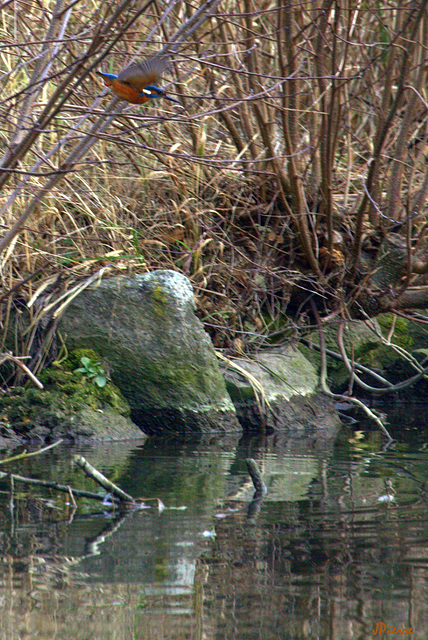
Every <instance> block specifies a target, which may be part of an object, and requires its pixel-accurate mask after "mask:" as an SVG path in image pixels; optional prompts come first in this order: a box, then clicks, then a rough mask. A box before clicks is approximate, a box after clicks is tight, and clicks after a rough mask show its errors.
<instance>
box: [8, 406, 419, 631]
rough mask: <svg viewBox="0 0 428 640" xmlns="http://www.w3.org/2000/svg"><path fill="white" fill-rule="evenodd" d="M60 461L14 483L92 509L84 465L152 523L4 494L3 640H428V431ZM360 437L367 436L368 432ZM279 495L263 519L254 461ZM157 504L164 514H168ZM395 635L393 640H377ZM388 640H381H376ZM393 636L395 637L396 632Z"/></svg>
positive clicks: (126, 451)
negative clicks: (45, 485) (52, 487)
mask: <svg viewBox="0 0 428 640" xmlns="http://www.w3.org/2000/svg"><path fill="white" fill-rule="evenodd" d="M418 411H419V412H420V413H419V416H422V415H423V413H422V412H424V414H426V413H427V406H426V405H425V406H421V407H419V408H417V409H415V408H413V409H412V412H413V413H412V416H413V420H414V425H412V424H411V420H410V418H409V414H408V410H407V412H406V409H405V410H404V414H401V416H400V417H398V418H395V420H396V423H395V424H391V425H390V429H391V431H392V432H393V435H394V437H395V438H396V440H395V441H394V444H393V445H392V446H391V447H389V448H388V449H387V450H383V448H382V441H381V439H380V438H379V435H378V434H377V433H376V432H371V433H368V432H367V431H365V428H366V427H365V425H364V426H363V425H358V424H356V425H354V426H353V430H352V431H347V430H346V429H345V430H344V431H343V433H342V434H341V435H340V437H339V439H338V441H337V442H336V444H335V445H334V446H331V447H328V448H323V447H316V446H313V445H312V447H313V448H312V449H311V450H310V451H309V452H308V451H307V443H306V444H305V443H303V442H301V441H297V442H293V441H291V440H288V441H281V442H278V441H277V442H275V441H274V440H268V441H267V442H266V441H261V440H257V439H250V440H245V441H244V440H241V441H235V442H222V441H221V440H219V441H215V440H213V441H212V442H210V443H206V444H204V445H200V446H198V445H194V444H193V445H192V444H183V443H179V442H173V441H170V440H169V441H166V442H165V441H163V442H162V441H156V440H149V441H148V442H146V443H145V444H143V445H141V444H135V445H133V444H132V443H125V444H124V443H120V444H115V445H114V446H104V445H103V446H101V445H99V446H97V447H86V448H85V447H83V448H82V447H81V448H80V449H71V448H70V447H64V446H62V447H61V448H60V447H58V448H56V449H53V450H52V451H50V452H48V453H46V454H44V455H40V456H38V457H36V458H32V459H27V460H24V461H21V462H14V463H9V464H7V465H3V466H2V471H3V470H11V471H14V472H16V473H21V474H23V475H27V476H32V477H39V478H47V479H56V480H58V481H60V482H62V483H69V484H70V485H72V486H74V487H76V488H86V489H89V490H92V491H96V490H97V489H96V487H95V485H94V484H93V482H92V481H91V480H90V479H87V478H85V477H83V475H82V472H81V471H79V470H78V469H76V468H74V467H73V465H72V463H71V459H72V455H73V454H74V453H76V452H78V453H80V454H82V455H84V456H85V457H86V458H87V459H88V460H89V461H90V462H91V463H92V464H93V465H94V466H95V467H97V468H98V469H99V470H100V471H102V472H104V473H105V474H106V475H108V476H109V477H110V478H111V479H112V480H113V481H114V482H116V483H117V484H119V485H120V486H121V488H122V489H124V490H125V491H127V492H128V493H131V494H132V495H133V496H135V497H142V498H145V499H147V505H148V508H147V509H142V510H139V511H134V512H130V513H128V514H125V515H123V514H122V515H119V514H112V512H111V511H110V512H109V511H103V508H102V507H101V506H100V504H99V503H96V504H93V503H92V502H91V501H89V500H82V499H77V509H76V511H75V512H74V513H73V509H72V507H71V506H70V505H68V504H67V502H68V499H67V498H66V497H65V496H64V495H60V494H58V493H57V492H55V491H47V490H45V489H40V488H31V490H29V489H28V487H24V486H23V485H21V484H19V485H18V484H17V483H16V484H15V486H14V491H13V508H11V490H12V489H11V487H10V485H8V484H7V483H5V482H4V481H2V484H1V485H0V489H1V493H0V544H1V550H2V563H1V565H0V566H1V569H0V570H1V583H0V638H1V639H2V640H3V639H4V640H18V639H19V640H21V639H22V640H23V639H24V638H25V639H26V640H33V639H34V640H35V639H43V640H53V639H59V640H69V639H70V640H149V639H150V640H153V639H155V640H181V639H186V640H193V639H195V640H202V639H206V640H211V639H212V640H214V639H215V640H223V639H224V640H229V639H230V640H232V639H234V640H235V639H236V640H277V639H278V640H279V639H281V640H288V639H290V640H300V639H312V638H314V639H320V640H323V639H326V640H336V639H337V640H339V639H340V640H342V639H343V640H345V639H346V640H357V639H358V640H361V639H365V638H377V637H384V638H386V637H388V638H392V637H397V638H398V637H402V635H398V633H397V629H398V628H399V629H402V630H404V629H407V630H410V629H412V631H413V633H412V635H411V637H412V638H417V639H425V638H428V581H427V580H428V509H427V505H428V430H427V428H426V426H422V427H421V422H420V419H419V418H418V417H417V416H418ZM359 429H361V431H364V433H362V434H359V433H356V434H355V433H354V432H355V430H359ZM247 457H253V458H255V459H256V460H257V461H258V463H259V465H260V467H261V469H262V471H263V474H264V478H265V481H266V484H267V485H268V490H269V492H268V494H267V496H266V498H265V500H264V501H263V502H262V504H258V505H254V504H252V505H251V498H252V494H253V486H252V483H251V481H250V479H249V476H248V473H247V469H246V464H245V459H246V458H247ZM151 498H159V499H160V500H162V502H163V503H164V505H165V507H166V508H165V509H164V510H162V509H159V506H158V503H157V501H156V500H154V501H150V500H149V499H151ZM382 624H383V625H384V626H383V627H382ZM376 629H377V630H379V631H380V630H383V631H384V633H383V634H382V636H381V635H380V634H379V632H378V633H376V635H374V633H373V631H374V630H375V631H376ZM394 629H395V632H396V634H395V635H393V634H391V633H390V634H388V633H387V631H388V630H389V631H390V632H392V631H394Z"/></svg>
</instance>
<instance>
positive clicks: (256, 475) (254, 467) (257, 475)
mask: <svg viewBox="0 0 428 640" xmlns="http://www.w3.org/2000/svg"><path fill="white" fill-rule="evenodd" d="M245 462H246V463H247V469H248V473H249V474H250V476H251V480H252V481H253V485H254V489H255V494H254V498H253V500H259V499H261V498H264V497H265V495H266V494H267V486H266V485H265V483H264V482H263V477H262V474H261V471H260V469H259V466H258V464H257V462H256V461H255V460H254V458H247V460H246V461H245Z"/></svg>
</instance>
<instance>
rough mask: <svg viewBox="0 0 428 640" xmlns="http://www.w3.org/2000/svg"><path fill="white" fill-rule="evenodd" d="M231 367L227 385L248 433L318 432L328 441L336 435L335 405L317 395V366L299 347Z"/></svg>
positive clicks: (260, 356) (237, 363) (266, 354)
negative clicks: (264, 431) (264, 429)
mask: <svg viewBox="0 0 428 640" xmlns="http://www.w3.org/2000/svg"><path fill="white" fill-rule="evenodd" d="M231 363H232V366H226V367H225V372H224V375H225V378H226V385H227V389H228V391H229V393H230V396H231V398H232V399H233V401H234V403H235V407H236V411H237V414H238V417H239V420H240V422H241V424H242V425H243V427H244V429H245V430H247V431H262V430H263V428H267V430H268V432H269V430H271V429H274V430H275V431H278V432H280V431H286V432H288V433H295V434H299V435H306V436H307V435H311V434H313V433H315V432H319V433H323V434H324V435H325V437H327V438H328V437H332V436H333V437H334V436H335V435H336V434H337V431H338V429H339V427H340V420H339V417H338V415H337V412H336V410H335V408H334V405H333V403H332V402H331V401H330V400H329V399H328V398H327V397H326V396H323V395H322V394H320V393H318V391H317V388H318V375H317V372H316V370H315V367H314V366H313V365H312V364H311V363H310V362H309V361H308V360H307V359H306V358H305V357H304V356H303V355H302V354H301V353H300V352H299V351H298V350H296V349H294V347H291V346H286V347H284V348H282V349H281V350H277V351H270V352H264V353H260V354H258V356H257V360H251V361H249V360H244V359H233V360H231ZM239 369H240V370H239Z"/></svg>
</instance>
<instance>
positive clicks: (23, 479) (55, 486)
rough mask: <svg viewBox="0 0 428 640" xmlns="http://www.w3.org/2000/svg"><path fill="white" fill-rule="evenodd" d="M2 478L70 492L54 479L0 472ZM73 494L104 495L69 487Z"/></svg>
mask: <svg viewBox="0 0 428 640" xmlns="http://www.w3.org/2000/svg"><path fill="white" fill-rule="evenodd" d="M4 478H13V480H15V481H18V482H22V483H24V484H34V485H38V486H39V487H47V488H48V489H55V490H56V491H62V492H63V493H70V486H69V485H65V484H59V483H58V482H55V481H54V480H40V479H38V478H27V477H26V476H20V475H18V474H17V473H3V472H0V480H3V479H4ZM71 490H72V492H73V493H74V495H75V496H79V497H82V498H91V499H92V500H100V501H102V500H104V496H102V495H100V494H99V493H92V492H91V491H84V490H83V489H73V488H72V489H71Z"/></svg>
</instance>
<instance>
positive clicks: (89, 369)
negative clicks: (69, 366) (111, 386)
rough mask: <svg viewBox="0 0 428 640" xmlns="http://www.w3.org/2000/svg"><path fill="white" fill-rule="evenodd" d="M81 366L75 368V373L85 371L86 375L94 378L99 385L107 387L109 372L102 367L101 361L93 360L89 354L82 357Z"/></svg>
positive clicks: (94, 381)
mask: <svg viewBox="0 0 428 640" xmlns="http://www.w3.org/2000/svg"><path fill="white" fill-rule="evenodd" d="M80 363H81V365H82V366H81V367H79V368H78V369H75V370H74V371H75V373H83V375H84V376H86V377H87V378H89V379H90V380H92V382H93V383H94V384H96V385H97V386H98V387H105V385H106V384H107V379H108V376H107V373H106V372H105V371H104V369H103V368H102V367H101V362H93V361H92V360H91V359H90V358H88V357H87V356H82V357H81V358H80Z"/></svg>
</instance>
